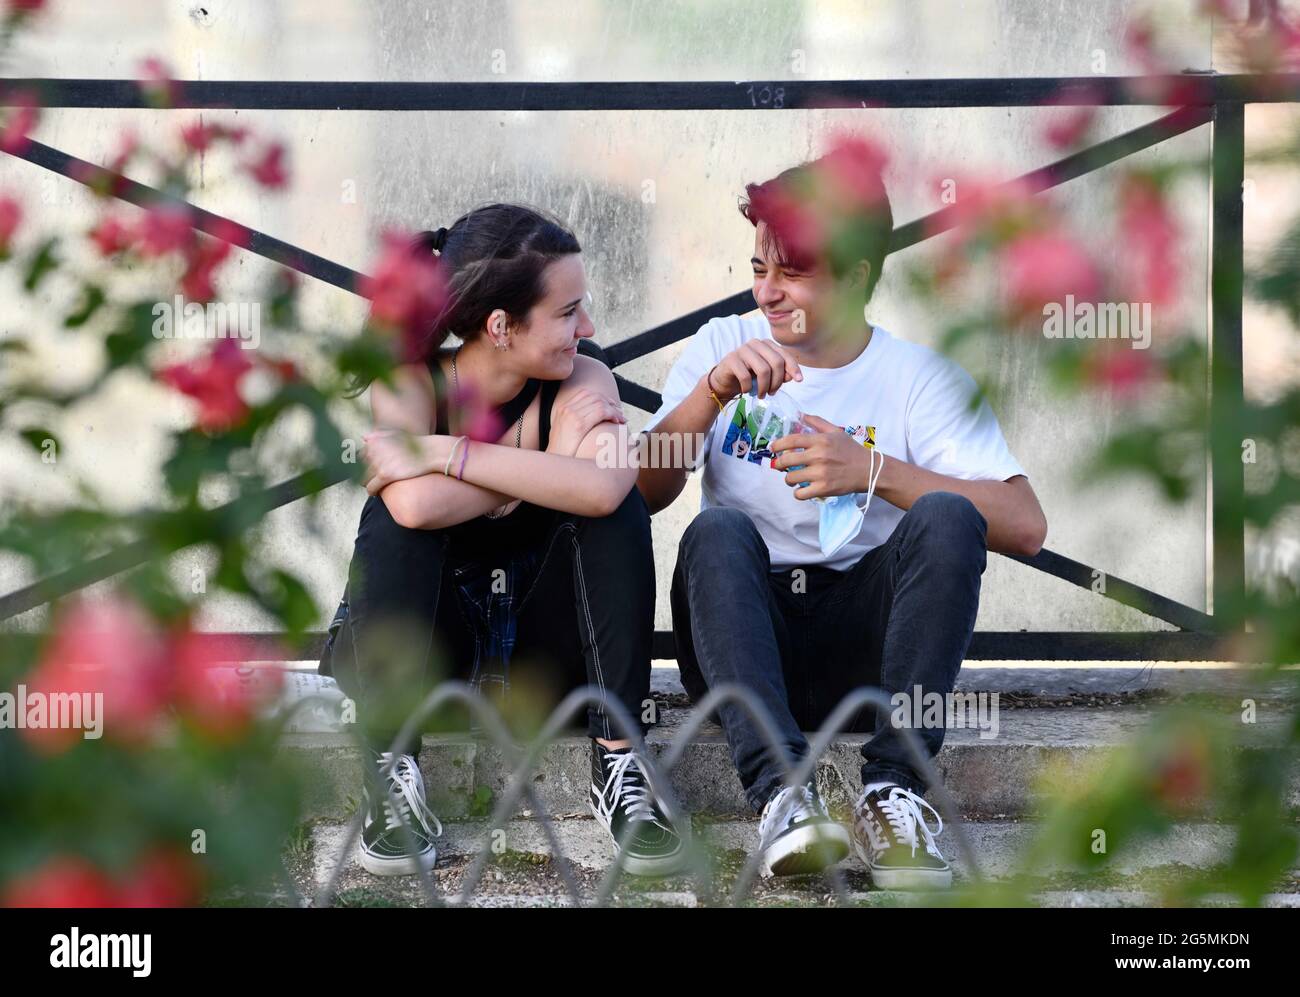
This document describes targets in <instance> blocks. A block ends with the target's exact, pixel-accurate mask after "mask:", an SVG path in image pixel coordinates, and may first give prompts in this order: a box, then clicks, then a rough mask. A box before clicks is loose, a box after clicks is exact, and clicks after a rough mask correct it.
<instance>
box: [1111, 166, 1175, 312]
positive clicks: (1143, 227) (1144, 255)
mask: <svg viewBox="0 0 1300 997" xmlns="http://www.w3.org/2000/svg"><path fill="white" fill-rule="evenodd" d="M1120 227H1121V229H1122V230H1123V233H1124V247H1125V255H1126V256H1127V257H1128V267H1127V268H1126V270H1127V273H1128V274H1129V275H1130V281H1131V282H1132V284H1133V285H1134V287H1133V297H1134V298H1135V299H1136V300H1139V301H1150V302H1151V304H1152V305H1153V306H1154V307H1159V306H1161V305H1166V304H1169V303H1170V302H1172V301H1173V300H1174V299H1175V298H1176V297H1177V296H1178V284H1179V270H1178V261H1177V251H1178V242H1179V237H1180V232H1179V228H1178V223H1177V221H1175V219H1174V216H1173V213H1172V212H1171V211H1170V210H1169V206H1168V204H1167V203H1166V201H1165V197H1164V194H1163V192H1162V191H1161V190H1160V188H1159V187H1158V186H1157V185H1156V184H1155V183H1154V182H1152V181H1151V180H1149V179H1147V178H1145V177H1142V176H1139V175H1136V174H1132V175H1130V176H1128V177H1127V178H1126V179H1125V181H1124V184H1123V186H1122V188H1121V190H1120Z"/></svg>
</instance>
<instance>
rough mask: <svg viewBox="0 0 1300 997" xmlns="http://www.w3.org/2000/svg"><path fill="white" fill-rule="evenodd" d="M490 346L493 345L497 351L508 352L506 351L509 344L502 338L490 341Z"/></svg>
mask: <svg viewBox="0 0 1300 997" xmlns="http://www.w3.org/2000/svg"><path fill="white" fill-rule="evenodd" d="M492 344H493V345H494V346H495V347H496V348H497V349H498V350H508V349H510V344H509V343H508V342H506V341H505V339H504V338H503V339H494V340H493V341H492Z"/></svg>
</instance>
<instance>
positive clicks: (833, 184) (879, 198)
mask: <svg viewBox="0 0 1300 997" xmlns="http://www.w3.org/2000/svg"><path fill="white" fill-rule="evenodd" d="M888 163H889V155H888V154H887V153H886V152H885V150H884V149H883V148H882V147H881V146H879V145H877V144H876V143H874V142H871V141H869V140H867V139H865V138H863V137H861V136H860V135H852V134H847V133H844V134H840V135H838V136H836V138H835V139H834V140H833V141H832V143H831V149H830V151H829V152H828V153H826V155H825V156H823V157H822V158H821V159H820V160H818V161H817V170H818V173H819V174H820V175H821V176H822V177H824V178H825V179H826V182H827V186H828V188H829V190H827V191H826V192H825V195H826V196H827V199H828V200H830V201H832V202H833V203H834V205H835V208H834V210H835V211H836V212H837V213H839V212H843V211H845V210H848V211H861V210H867V211H870V210H872V209H874V208H876V207H877V206H879V205H880V204H881V203H882V202H884V201H885V200H886V199H887V194H886V192H885V185H884V182H883V180H882V176H883V175H884V172H885V166H886V165H887V164H888Z"/></svg>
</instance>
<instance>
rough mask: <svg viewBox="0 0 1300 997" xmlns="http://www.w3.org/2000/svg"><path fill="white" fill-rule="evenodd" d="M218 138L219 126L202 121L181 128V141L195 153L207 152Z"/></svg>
mask: <svg viewBox="0 0 1300 997" xmlns="http://www.w3.org/2000/svg"><path fill="white" fill-rule="evenodd" d="M217 137H218V131H217V126H216V125H209V124H205V123H204V122H202V121H192V122H190V123H189V124H188V125H184V126H182V127H181V141H182V142H184V143H185V147H186V148H187V149H190V150H191V151H193V152H207V151H208V149H209V148H211V146H212V143H213V142H215V141H216V140H217Z"/></svg>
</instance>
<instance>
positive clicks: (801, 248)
mask: <svg viewBox="0 0 1300 997" xmlns="http://www.w3.org/2000/svg"><path fill="white" fill-rule="evenodd" d="M749 208H750V212H751V214H752V216H753V217H754V218H756V219H759V220H760V221H763V222H766V223H767V226H768V228H770V229H771V230H772V234H773V235H774V236H776V239H777V241H778V242H779V243H780V244H781V248H782V249H784V250H785V253H786V255H787V256H788V257H789V260H790V262H791V263H793V264H794V265H795V266H809V265H811V263H812V261H814V260H816V259H817V258H818V257H819V256H820V255H821V252H822V249H823V247H824V246H825V244H826V226H825V225H824V224H823V222H822V221H821V219H820V218H818V216H817V214H816V212H815V211H814V210H813V205H812V203H811V202H810V200H809V199H808V198H807V197H802V196H799V195H797V194H796V193H795V192H793V191H790V190H787V189H785V188H784V187H783V186H782V185H780V184H778V183H776V182H775V181H773V182H770V183H768V184H766V185H764V186H763V187H759V188H758V189H756V190H755V191H754V192H753V193H752V194H750V197H749Z"/></svg>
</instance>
